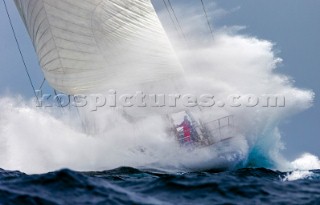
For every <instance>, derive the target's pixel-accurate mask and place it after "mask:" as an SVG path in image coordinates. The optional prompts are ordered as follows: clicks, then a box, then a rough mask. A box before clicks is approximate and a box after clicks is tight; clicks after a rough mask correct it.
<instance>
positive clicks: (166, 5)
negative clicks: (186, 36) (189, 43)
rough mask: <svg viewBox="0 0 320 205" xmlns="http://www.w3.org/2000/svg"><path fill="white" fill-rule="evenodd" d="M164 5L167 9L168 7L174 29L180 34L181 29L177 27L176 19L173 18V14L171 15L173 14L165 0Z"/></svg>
mask: <svg viewBox="0 0 320 205" xmlns="http://www.w3.org/2000/svg"><path fill="white" fill-rule="evenodd" d="M163 3H164V5H165V7H166V10H167V12H168V14H169V17H170V19H171V22H172V24H173V25H174V28H175V29H176V31H177V32H178V33H180V32H179V29H178V27H177V25H176V23H175V22H174V19H173V17H172V14H171V12H170V10H169V7H168V4H167V3H166V1H165V0H163Z"/></svg>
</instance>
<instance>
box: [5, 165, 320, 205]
mask: <svg viewBox="0 0 320 205" xmlns="http://www.w3.org/2000/svg"><path fill="white" fill-rule="evenodd" d="M0 204H18V205H19V204H21V205H25V204H284V205H286V204H320V170H313V171H304V172H303V171H294V172H288V173H284V172H279V171H272V170H268V169H264V168H257V169H239V170H236V171H226V172H214V171H207V172H191V173H165V172H161V171H157V170H138V169H134V168H129V167H124V168H118V169H114V170H109V171H103V172H85V173H80V172H75V171H71V170H67V169H64V170H60V171H56V172H50V173H47V174H42V175H27V174H24V173H21V172H17V171H16V172H12V171H5V170H0Z"/></svg>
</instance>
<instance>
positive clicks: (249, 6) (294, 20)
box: [0, 0, 320, 158]
mask: <svg viewBox="0 0 320 205" xmlns="http://www.w3.org/2000/svg"><path fill="white" fill-rule="evenodd" d="M171 1H172V2H173V3H174V4H175V5H176V4H179V3H188V4H190V6H201V5H200V0H199V1H198V0H192V1H191V0H189V1H186V0H171ZM210 1H211V0H206V1H205V2H206V3H210ZM6 2H7V4H8V7H9V12H10V14H11V17H12V21H13V23H14V27H15V29H16V31H17V34H18V39H19V42H20V44H21V47H22V51H23V54H24V56H25V59H26V63H27V65H28V67H29V69H30V73H31V75H32V78H33V81H34V82H35V85H36V87H38V86H40V84H41V81H42V79H43V76H42V73H41V70H40V68H39V65H38V62H37V58H36V55H35V52H34V50H33V47H32V43H31V41H30V39H29V36H28V34H27V32H26V30H25V28H24V26H23V24H22V21H21V19H20V17H19V15H18V12H17V10H16V8H15V7H14V4H13V1H12V0H6ZM215 2H216V3H217V5H218V6H219V7H221V8H223V9H226V10H234V11H233V12H231V13H229V14H227V15H226V16H224V17H223V18H219V19H217V20H215V26H218V27H219V26H224V25H229V26H230V25H242V26H246V29H245V30H244V31H242V33H246V34H250V35H253V36H257V37H258V38H262V39H267V40H270V41H272V42H274V43H276V49H277V50H279V51H280V53H279V54H278V55H279V57H281V58H283V59H284V63H283V65H282V66H281V67H280V68H279V69H278V72H281V73H284V74H287V75H289V76H292V78H293V79H294V80H295V81H296V83H295V85H296V86H298V87H301V88H306V89H312V90H313V91H314V92H315V93H316V100H315V104H314V107H313V108H311V109H309V110H308V111H306V112H304V113H302V114H299V115H297V116H295V117H294V118H292V119H291V120H290V121H287V122H285V123H283V124H282V125H281V132H282V134H283V138H284V142H285V144H286V147H287V150H285V151H284V153H285V155H286V156H288V157H289V158H294V157H296V156H297V155H298V154H301V153H302V152H311V153H313V154H316V155H318V156H320V149H319V147H320V136H319V135H320V126H319V125H320V124H319V121H320V101H319V99H318V97H317V96H318V95H319V94H320V80H319V79H318V78H319V77H320V38H319V36H320V24H319V23H320V1H318V0H282V1H279V0H268V1H262V0H245V1H237V0H228V1H225V0H216V1H215ZM154 3H155V4H156V8H157V9H161V8H162V7H163V3H162V0H154ZM235 8H236V9H235ZM182 27H183V25H182ZM0 56H1V57H0V65H1V74H0V95H7V94H8V93H11V94H13V95H15V94H19V95H22V96H24V97H31V96H32V95H33V92H32V90H31V87H30V85H29V82H28V79H27V77H26V75H25V71H24V67H23V64H22V62H21V59H20V56H19V53H18V51H17V48H16V45H15V41H14V38H13V36H12V32H11V29H10V25H9V23H8V19H7V16H6V15H5V10H4V6H3V3H2V1H1V3H0Z"/></svg>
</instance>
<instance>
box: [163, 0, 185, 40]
mask: <svg viewBox="0 0 320 205" xmlns="http://www.w3.org/2000/svg"><path fill="white" fill-rule="evenodd" d="M168 3H169V6H170V9H171V10H172V13H173V16H174V18H175V19H176V21H177V24H178V26H179V29H180V31H181V33H182V36H183V38H184V40H185V41H186V42H188V41H187V38H186V35H185V34H184V32H183V29H182V26H181V24H180V22H179V19H178V17H177V15H176V12H175V11H174V9H173V6H172V4H171V1H170V0H168Z"/></svg>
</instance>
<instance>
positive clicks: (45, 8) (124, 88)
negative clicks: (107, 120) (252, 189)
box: [14, 0, 242, 170]
mask: <svg viewBox="0 0 320 205" xmlns="http://www.w3.org/2000/svg"><path fill="white" fill-rule="evenodd" d="M14 1H15V4H16V6H17V8H18V10H19V13H20V15H21V17H22V19H23V22H24V24H25V26H26V28H27V30H28V33H29V35H30V37H31V40H32V42H33V45H34V48H35V51H36V53H37V56H38V60H39V63H40V65H41V69H42V72H43V74H44V76H45V79H46V80H47V82H48V83H49V85H51V86H52V87H53V88H54V89H55V90H58V91H59V92H62V93H65V94H68V95H77V94H92V93H101V92H102V93H103V92H106V91H107V90H110V89H115V90H117V91H118V92H132V91H136V90H139V91H143V92H144V93H155V92H162V93H163V92H166V93H167V92H170V93H177V92H179V91H180V89H181V84H183V83H181V82H183V78H184V76H183V75H184V71H183V68H182V66H181V64H180V62H179V60H178V58H177V56H176V54H175V52H174V49H173V48H172V45H171V43H170V41H169V39H168V36H167V34H166V32H165V30H164V28H163V26H162V24H161V22H160V20H159V18H158V16H157V13H156V11H155V9H154V7H153V5H152V3H151V1H150V0H14ZM165 115H166V117H167V121H168V127H169V128H170V132H171V133H172V136H175V138H176V141H177V144H179V145H180V146H181V149H185V150H187V151H188V154H190V155H192V156H196V155H197V153H201V152H208V156H209V157H208V158H207V159H206V160H204V161H203V160H202V161H197V160H194V159H193V160H189V161H188V160H186V161H184V162H182V163H184V164H185V166H186V167H188V168H190V169H193V170H203V169H212V168H223V169H226V168H230V166H234V165H235V164H236V163H235V162H237V161H240V159H241V157H242V153H241V150H240V151H239V149H238V148H237V147H236V142H235V141H234V139H235V132H234V124H233V121H232V116H227V117H224V118H221V119H218V120H214V121H210V122H204V121H202V120H201V119H196V118H195V117H194V116H193V115H192V113H191V112H190V110H188V109H184V110H170V112H165ZM183 119H186V120H188V121H189V122H190V127H189V128H188V129H190V131H189V134H188V136H186V135H185V134H186V133H188V132H185V130H183V129H184V128H181V126H179V125H180V124H181V123H182V122H183ZM186 139H187V141H186ZM187 158H188V157H187Z"/></svg>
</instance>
